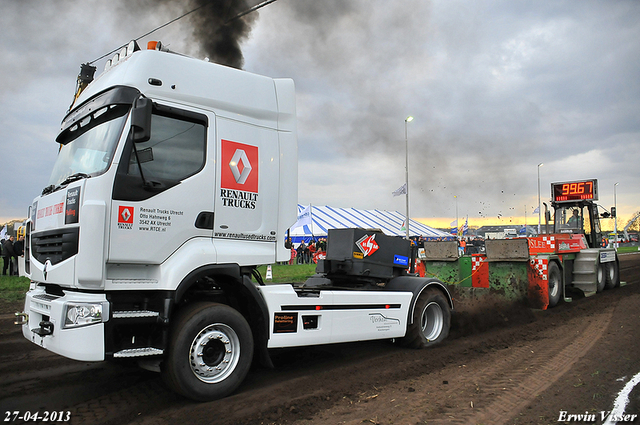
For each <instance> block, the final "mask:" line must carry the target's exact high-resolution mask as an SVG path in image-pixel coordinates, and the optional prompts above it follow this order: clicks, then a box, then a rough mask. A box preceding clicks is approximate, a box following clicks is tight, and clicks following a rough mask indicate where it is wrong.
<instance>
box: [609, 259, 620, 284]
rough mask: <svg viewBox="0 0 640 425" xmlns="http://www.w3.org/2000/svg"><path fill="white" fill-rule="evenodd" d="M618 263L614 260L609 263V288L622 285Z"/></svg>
mask: <svg viewBox="0 0 640 425" xmlns="http://www.w3.org/2000/svg"><path fill="white" fill-rule="evenodd" d="M618 271H619V270H618V263H617V262H615V261H612V262H610V263H607V284H606V287H607V289H612V288H615V287H616V286H619V285H620V279H619V275H618Z"/></svg>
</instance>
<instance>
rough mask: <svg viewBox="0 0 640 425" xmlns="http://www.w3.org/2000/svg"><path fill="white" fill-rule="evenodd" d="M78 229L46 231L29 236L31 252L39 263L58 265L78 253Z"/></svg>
mask: <svg viewBox="0 0 640 425" xmlns="http://www.w3.org/2000/svg"><path fill="white" fill-rule="evenodd" d="M79 235H80V228H79V227H70V228H65V229H57V230H47V231H45V232H38V233H33V234H32V235H31V252H32V254H33V256H34V258H35V259H36V260H38V261H39V262H41V263H44V262H45V261H47V260H49V261H51V264H58V263H60V262H62V261H64V260H66V259H67V258H71V257H73V256H74V255H76V254H77V253H78V238H79Z"/></svg>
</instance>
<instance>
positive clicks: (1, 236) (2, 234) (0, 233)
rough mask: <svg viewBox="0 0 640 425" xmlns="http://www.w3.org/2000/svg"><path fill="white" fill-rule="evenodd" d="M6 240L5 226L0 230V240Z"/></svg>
mask: <svg viewBox="0 0 640 425" xmlns="http://www.w3.org/2000/svg"><path fill="white" fill-rule="evenodd" d="M6 238H7V225H6V224H5V225H4V227H3V228H2V230H0V240H3V239H6Z"/></svg>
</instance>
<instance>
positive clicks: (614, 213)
mask: <svg viewBox="0 0 640 425" xmlns="http://www.w3.org/2000/svg"><path fill="white" fill-rule="evenodd" d="M611 218H616V207H611Z"/></svg>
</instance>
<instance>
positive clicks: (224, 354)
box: [162, 303, 253, 401]
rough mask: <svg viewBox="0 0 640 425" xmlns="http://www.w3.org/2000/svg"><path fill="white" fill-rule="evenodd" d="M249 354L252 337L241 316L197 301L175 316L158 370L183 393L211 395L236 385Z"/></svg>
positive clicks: (198, 396) (211, 397) (199, 398)
mask: <svg viewBox="0 0 640 425" xmlns="http://www.w3.org/2000/svg"><path fill="white" fill-rule="evenodd" d="M252 358H253V336H252V334H251V328H250V327H249V324H248V323H247V321H246V320H245V318H244V317H243V316H242V315H241V314H240V313H239V312H238V311H236V310H234V309H233V308H231V307H229V306H227V305H224V304H214V303H198V304H194V305H192V306H188V307H186V309H185V310H184V311H182V312H181V313H179V316H178V317H177V318H176V321H175V322H174V324H173V327H172V330H171V337H170V341H169V353H168V356H167V358H166V359H165V361H164V364H163V366H162V374H163V378H164V380H165V382H166V383H167V385H168V386H169V387H171V389H173V390H174V391H176V392H177V393H179V394H182V395H183V396H185V397H188V398H190V399H193V400H196V401H208V400H215V399H218V398H222V397H225V396H227V395H229V394H231V393H232V392H233V391H235V390H236V388H238V386H239V385H240V383H242V381H243V380H244V378H245V376H246V375H247V372H248V371H249V368H250V366H251V361H252Z"/></svg>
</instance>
